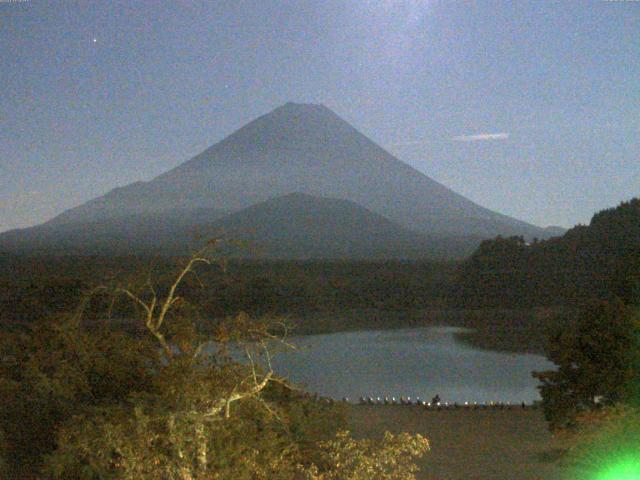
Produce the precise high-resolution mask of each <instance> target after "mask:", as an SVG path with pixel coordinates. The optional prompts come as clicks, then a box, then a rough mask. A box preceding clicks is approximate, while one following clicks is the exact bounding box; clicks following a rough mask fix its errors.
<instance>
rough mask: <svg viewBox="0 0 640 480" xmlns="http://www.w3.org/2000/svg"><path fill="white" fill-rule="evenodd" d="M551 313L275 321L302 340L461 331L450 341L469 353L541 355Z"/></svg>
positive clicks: (376, 314)
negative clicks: (462, 345) (428, 330)
mask: <svg viewBox="0 0 640 480" xmlns="http://www.w3.org/2000/svg"><path fill="white" fill-rule="evenodd" d="M555 313H556V310H554V309H488V308H484V309H459V308H448V307H434V308H426V309H413V310H409V309H404V310H381V309H375V308H372V309H342V310H337V311H334V310H326V311H308V310H307V311H301V312H296V313H289V314H283V315H275V316H278V317H283V318H285V319H289V321H290V322H291V323H292V324H293V328H292V330H291V334H293V335H299V336H306V335H320V334H329V333H339V332H357V331H365V330H399V329H407V328H419V327H444V326H446V327H462V328H466V329H469V330H470V331H469V332H460V333H456V334H455V335H456V338H457V340H459V341H460V342H463V343H465V344H467V345H469V346H471V347H474V348H478V349H481V350H488V351H493V352H502V353H522V354H535V355H545V346H546V342H547V338H546V331H547V329H548V328H549V326H550V325H551V324H552V323H553V315H554V314H555Z"/></svg>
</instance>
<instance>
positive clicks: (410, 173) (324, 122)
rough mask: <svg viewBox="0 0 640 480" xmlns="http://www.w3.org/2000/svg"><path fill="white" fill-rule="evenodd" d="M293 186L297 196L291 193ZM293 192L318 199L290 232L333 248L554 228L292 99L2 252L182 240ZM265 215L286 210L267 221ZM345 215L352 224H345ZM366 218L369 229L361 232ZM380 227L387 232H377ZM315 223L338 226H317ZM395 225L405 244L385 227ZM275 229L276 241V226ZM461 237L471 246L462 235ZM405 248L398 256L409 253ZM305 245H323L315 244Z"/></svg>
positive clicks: (1, 243)
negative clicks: (473, 195) (500, 208)
mask: <svg viewBox="0 0 640 480" xmlns="http://www.w3.org/2000/svg"><path fill="white" fill-rule="evenodd" d="M294 192H297V195H293V196H290V195H289V194H292V193H294ZM300 195H303V196H302V197H301V196H300ZM307 196H308V197H307ZM276 198H279V200H278V202H277V205H279V208H278V209H270V205H271V204H270V203H268V201H269V200H270V199H276ZM323 199H324V200H323ZM331 199H333V200H331ZM287 201H290V202H293V203H296V205H297V206H296V207H295V208H294V209H293V210H292V211H295V212H297V211H299V207H300V205H303V204H304V205H306V206H307V207H308V205H309V204H311V203H312V204H313V205H314V207H313V208H310V207H309V208H310V209H309V211H310V212H313V214H312V215H311V216H310V217H309V216H307V217H308V218H309V219H310V220H309V222H308V223H305V224H304V225H303V226H304V228H303V230H302V231H300V232H298V234H296V235H293V233H291V232H290V233H291V235H292V238H293V237H295V238H301V236H304V235H307V236H315V237H318V238H320V237H322V238H332V235H333V236H336V235H337V236H341V237H340V238H338V237H336V238H335V240H336V242H337V243H336V245H350V247H349V248H346V247H345V248H342V247H340V248H338V249H335V252H338V251H343V252H346V251H355V250H354V249H355V247H354V241H355V240H354V239H356V238H361V239H362V243H363V245H366V244H367V242H369V241H371V242H374V240H373V239H374V238H375V239H376V240H375V242H378V243H376V244H375V245H376V247H375V248H371V249H369V250H371V251H373V250H375V251H376V252H378V254H379V253H380V252H383V251H384V252H389V256H390V257H392V256H394V254H393V252H392V250H393V248H395V247H393V248H391V247H390V245H396V246H398V245H401V244H402V245H403V247H402V248H401V249H400V250H402V251H403V252H408V251H409V250H412V249H409V248H407V242H408V240H407V239H409V238H414V237H412V235H413V234H414V233H415V234H416V235H418V236H419V237H421V238H431V239H435V238H440V239H443V238H449V239H450V240H451V242H452V244H454V243H455V242H460V239H461V238H467V239H471V238H473V241H474V242H479V239H480V238H489V237H494V236H496V235H499V234H501V235H523V236H525V237H529V238H530V237H534V236H537V237H539V238H545V237H547V236H549V235H547V233H546V232H545V230H543V229H541V228H538V227H536V226H533V225H529V224H527V223H524V222H521V221H519V220H516V219H513V218H510V217H507V216H505V215H501V214H499V213H496V212H493V211H491V210H488V209H486V208H483V207H481V206H479V205H477V204H475V203H473V202H471V201H470V200H468V199H466V198H464V197H463V196H461V195H458V194H457V193H455V192H453V191H452V190H450V189H448V188H446V187H445V186H443V185H441V184H440V183H438V182H436V181H434V180H432V179H431V178H429V177H427V176H426V175H424V174H422V173H420V172H419V171H417V170H415V169H414V168H412V167H410V166H409V165H407V164H405V163H403V162H401V161H400V160H398V159H397V158H395V157H394V156H393V155H391V154H390V153H388V152H387V151H385V150H384V149H383V148H382V147H380V146H378V145H377V144H375V143H374V142H373V141H371V140H370V139H369V138H367V137H366V136H365V135H363V134H362V133H360V132H359V131H358V130H356V129H355V128H354V127H352V126H351V125H350V124H349V123H347V122H346V121H345V120H343V119H342V118H340V117H339V116H338V115H336V114H335V113H334V112H332V111H331V110H329V109H328V108H327V107H325V106H323V105H313V104H295V103H287V104H286V105H283V106H281V107H279V108H276V109H275V110H273V111H271V112H270V113H268V114H266V115H263V116H261V117H259V118H257V119H255V120H253V121H252V122H250V123H248V124H247V125H245V126H244V127H242V128H240V129H239V130H237V131H236V132H234V133H232V134H231V135H229V136H228V137H227V138H225V139H224V140H222V141H221V142H219V143H217V144H215V145H213V146H211V147H210V148H208V149H206V150H205V151H204V152H202V153H200V154H199V155H197V156H196V157H194V158H192V159H191V160H189V161H187V162H185V163H183V164H181V165H179V166H178V167H176V168H174V169H172V170H170V171H168V172H166V173H164V174H162V175H160V176H158V177H156V178H154V179H153V180H151V181H149V182H135V183H132V184H130V185H127V186H125V187H122V188H116V189H114V190H112V191H111V192H109V193H107V194H106V195H103V196H101V197H98V198H96V199H94V200H91V201H89V202H87V203H85V204H83V205H80V206H78V207H76V208H72V209H70V210H68V211H66V212H64V213H62V214H61V215H58V216H57V217H55V218H53V219H52V220H50V221H48V222H46V223H45V224H43V225H40V226H37V227H33V228H32V229H25V230H22V231H13V232H7V233H6V234H2V235H0V250H2V249H5V250H7V251H21V252H27V251H30V250H33V249H34V248H35V246H36V245H39V246H40V247H39V248H40V249H41V250H42V249H44V250H45V251H46V250H47V249H50V250H51V251H55V250H57V251H60V250H63V251H67V250H69V251H83V252H88V253H90V252H91V251H92V249H96V250H97V249H98V247H97V245H98V244H97V243H95V241H93V240H92V238H93V237H96V238H99V239H100V242H101V243H100V248H99V250H100V251H104V252H108V251H119V252H120V251H123V249H124V250H125V251H126V249H127V248H129V247H128V246H132V245H134V244H136V245H139V246H140V248H147V247H152V246H153V245H155V243H157V244H158V246H161V245H168V244H171V245H178V244H180V243H181V242H178V243H176V239H177V237H180V236H181V235H186V234H187V232H188V231H193V230H194V229H197V228H200V227H203V226H207V225H209V226H212V225H214V224H216V223H218V221H220V222H222V220H219V219H221V218H222V217H224V216H225V215H227V216H230V217H229V218H228V219H226V220H224V222H223V224H225V225H226V224H227V223H229V224H234V223H237V222H239V221H240V219H244V218H245V217H246V216H247V215H249V213H251V215H253V214H254V213H255V212H254V210H252V209H250V207H252V206H254V205H258V204H261V205H262V206H261V207H260V209H258V210H256V211H257V212H259V215H258V217H259V218H260V221H261V222H263V223H264V224H265V225H266V224H269V222H270V221H271V222H272V223H273V224H274V225H276V224H279V223H278V222H282V221H286V216H287V215H288V214H286V213H284V214H283V212H286V211H287V209H286V208H285V205H283V204H284V203H286V202H287ZM334 201H339V202H347V203H338V204H336V203H335V202H334ZM264 202H267V203H266V204H264ZM337 205H339V206H340V208H338V207H337ZM356 207H357V208H356ZM292 208H293V207H292ZM305 208H306V207H305ZM247 209H248V210H247ZM336 211H339V212H341V217H340V218H341V219H342V222H338V223H332V222H330V221H327V219H329V218H331V216H332V215H334V214H335V212H336ZM242 212H244V213H242ZM247 212H248V213H247ZM252 212H254V213H252ZM269 212H272V213H273V215H275V216H277V215H280V216H279V217H278V218H275V217H274V218H273V219H272V220H269V218H268V217H269V215H270V213H269ZM332 212H334V213H332ZM236 214H238V215H239V216H238V217H237V218H236V219H235V220H233V219H232V218H233V215H236ZM256 215H257V214H256ZM283 215H284V216H283ZM258 217H256V218H258ZM307 217H305V218H307ZM247 218H253V217H251V216H249V217H247ZM314 218H315V219H316V221H317V222H316V223H317V225H314V224H313V222H314V220H313V219H314ZM349 218H351V219H352V220H353V222H352V223H353V225H352V227H349V225H346V224H345V223H344V221H345V219H349ZM283 219H284V220H283ZM374 219H375V221H374ZM245 220H246V219H245ZM240 223H243V222H242V221H240ZM244 223H246V222H244ZM338 224H339V225H340V228H338V226H337V225H338ZM220 225H222V224H220ZM300 225H302V224H300ZM332 225H333V226H332ZM359 225H360V226H362V225H369V226H368V227H367V228H363V229H360V230H358V229H359V228H360V227H359ZM154 226H155V227H154ZM374 227H375V228H380V229H382V230H384V233H383V232H382V231H381V232H378V233H375V232H372V229H375V228H374ZM301 228H302V227H301ZM319 228H324V229H325V230H327V229H328V230H332V229H333V230H335V231H333V230H332V231H326V232H323V234H322V235H320V233H319ZM393 228H397V229H398V234H397V238H400V237H402V238H403V240H402V241H396V240H395V238H396V237H394V235H392V234H391V233H390V230H392V229H393ZM289 230H290V229H288V230H287V231H289ZM154 231H155V232H156V233H155V234H154V233H150V232H154ZM183 232H184V233H183ZM264 232H267V230H264ZM347 233H348V235H347ZM269 235H270V236H271V237H273V238H276V237H277V238H280V237H278V236H277V235H275V234H274V233H273V231H272V230H269ZM274 235H275V236H274ZM165 237H166V238H165ZM415 238H417V237H415ZM383 239H384V241H383ZM392 239H393V241H392ZM456 239H457V240H456ZM255 240H256V242H258V243H259V242H260V238H255ZM280 241H284V240H282V239H281V238H280ZM438 241H440V240H438ZM149 242H151V243H149ZM154 242H155V243H154ZM340 242H342V243H340ZM375 242H374V243H375ZM430 242H431V243H429V242H424V241H418V240H416V245H418V244H419V245H422V247H419V249H422V250H424V249H425V248H427V247H426V246H427V245H429V244H431V245H433V244H434V243H433V241H430ZM285 243H286V242H285ZM307 243H308V242H307ZM307 243H305V245H307ZM316 243H317V242H316ZM320 243H322V242H320ZM288 244H290V245H293V243H291V242H289V243H288ZM383 244H384V245H385V246H384V248H383V247H382V245H383ZM309 245H311V244H309ZM314 245H316V244H314ZM372 245H373V243H372ZM460 245H463V246H464V250H465V251H469V250H468V248H467V246H466V244H465V243H464V242H463V243H462V244H460ZM94 247H95V248H94ZM305 248H306V247H305ZM365 250H366V249H364V250H363V249H360V250H358V251H365ZM400 250H398V252H397V253H398V255H401V256H405V254H401V253H400ZM302 251H304V252H307V251H308V252H314V253H313V255H316V254H317V255H321V254H322V252H320V249H318V248H316V247H313V248H308V249H306V250H305V249H302V250H301V252H302ZM367 251H368V250H367ZM461 251H462V250H461ZM318 252H319V253H318ZM335 252H333V253H332V255H333V254H335ZM412 252H413V254H415V255H417V256H420V255H421V253H420V252H419V251H418V252H416V251H415V250H412ZM301 254H302V253H301ZM327 254H328V253H327ZM425 254H426V256H428V252H426V251H425ZM398 255H395V256H398Z"/></svg>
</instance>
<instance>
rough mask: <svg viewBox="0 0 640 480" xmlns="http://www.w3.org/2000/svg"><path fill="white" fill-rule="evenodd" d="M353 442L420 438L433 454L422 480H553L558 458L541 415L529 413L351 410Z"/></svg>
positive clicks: (356, 407) (389, 408) (424, 461)
mask: <svg viewBox="0 0 640 480" xmlns="http://www.w3.org/2000/svg"><path fill="white" fill-rule="evenodd" d="M348 411H349V418H350V423H351V428H352V430H353V432H354V434H355V435H356V436H365V437H369V436H373V437H377V438H379V437H380V436H381V435H382V434H383V433H384V432H385V431H386V430H388V431H390V432H392V433H400V432H405V431H406V432H409V433H420V434H422V435H424V436H426V437H427V438H428V439H429V442H430V444H431V451H430V452H429V453H428V454H427V455H425V457H424V458H423V459H422V460H421V461H420V463H419V465H420V468H421V471H420V472H419V473H418V475H417V478H418V479H421V480H422V479H424V480H427V479H428V480H432V479H433V480H534V479H535V480H556V479H559V478H560V470H559V467H557V466H556V465H555V462H554V460H553V459H554V457H556V452H557V450H555V447H554V441H553V438H552V437H551V434H550V433H549V432H548V431H547V428H546V424H545V421H544V418H543V416H542V412H541V411H540V410H533V409H527V410H522V409H514V410H461V409H459V410H451V411H426V410H424V409H423V408H420V407H412V406H377V405H376V406H369V405H362V406H361V405H354V406H350V407H349V410H348Z"/></svg>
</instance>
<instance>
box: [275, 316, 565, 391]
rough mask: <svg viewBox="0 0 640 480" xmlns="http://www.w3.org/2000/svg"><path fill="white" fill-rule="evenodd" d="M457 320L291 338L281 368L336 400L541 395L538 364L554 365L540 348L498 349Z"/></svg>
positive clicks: (277, 358) (278, 369)
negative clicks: (483, 346) (468, 334)
mask: <svg viewBox="0 0 640 480" xmlns="http://www.w3.org/2000/svg"><path fill="white" fill-rule="evenodd" d="M464 331H465V330H464V329H460V328H454V327H425V328H412V329H401V330H375V331H371V330H370V331H357V332H341V333H333V334H327V335H309V336H304V337H295V338H293V339H290V341H291V343H293V344H294V345H296V347H297V348H298V350H297V351H288V352H281V353H278V354H277V355H276V356H275V358H274V359H273V366H274V370H275V371H276V372H277V373H279V374H281V375H284V376H286V377H288V378H289V379H290V380H292V381H293V382H295V383H296V384H298V385H300V386H302V387H304V388H305V389H306V390H307V391H309V392H317V393H318V394H320V395H322V396H327V397H331V398H334V399H342V398H343V397H348V398H349V399H350V400H351V401H357V400H358V398H359V397H361V396H364V397H369V396H370V397H374V398H375V397H385V396H388V397H396V398H399V397H400V396H404V397H407V396H410V397H411V398H412V399H415V398H416V397H420V398H421V399H423V400H427V401H430V400H431V398H432V397H433V396H434V395H435V394H436V393H437V394H439V396H440V398H441V400H442V402H450V403H452V402H458V403H464V402H466V401H468V402H478V403H485V402H505V403H506V402H510V403H520V402H523V401H524V402H527V403H531V402H532V401H534V400H539V399H540V396H539V394H538V391H537V390H536V385H537V380H536V379H534V378H533V377H531V371H533V370H549V369H551V368H553V364H552V363H550V362H548V361H547V360H546V359H545V358H544V357H542V356H540V355H528V354H514V353H499V352H492V351H486V350H478V349H475V348H473V347H471V346H469V345H467V344H466V343H463V342H460V341H459V340H458V339H457V338H456V336H455V333H457V332H464Z"/></svg>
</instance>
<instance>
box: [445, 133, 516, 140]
mask: <svg viewBox="0 0 640 480" xmlns="http://www.w3.org/2000/svg"><path fill="white" fill-rule="evenodd" d="M507 138H509V134H508V133H504V132H503V133H477V134H475V135H460V136H458V137H453V138H452V139H451V140H453V141H454V142H485V141H488V140H506V139H507Z"/></svg>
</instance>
